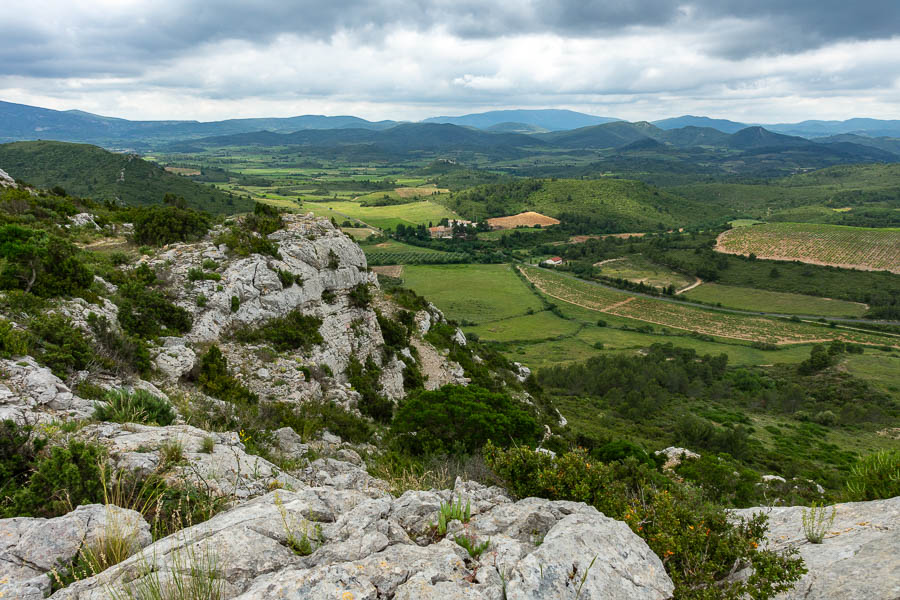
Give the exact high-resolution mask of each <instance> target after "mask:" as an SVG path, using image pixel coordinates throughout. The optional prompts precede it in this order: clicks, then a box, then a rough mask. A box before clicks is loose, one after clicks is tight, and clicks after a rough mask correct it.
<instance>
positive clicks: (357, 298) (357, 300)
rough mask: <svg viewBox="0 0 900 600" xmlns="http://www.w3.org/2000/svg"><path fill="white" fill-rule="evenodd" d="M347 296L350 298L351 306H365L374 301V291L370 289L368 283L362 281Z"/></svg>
mask: <svg viewBox="0 0 900 600" xmlns="http://www.w3.org/2000/svg"><path fill="white" fill-rule="evenodd" d="M347 298H348V299H349V300H350V306H352V307H354V308H365V307H367V306H368V305H369V303H370V302H371V301H372V291H371V290H370V289H369V285H368V284H367V283H360V284H357V285H355V286H354V287H353V289H352V290H350V293H349V294H348V295H347Z"/></svg>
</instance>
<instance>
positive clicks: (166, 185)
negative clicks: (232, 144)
mask: <svg viewBox="0 0 900 600" xmlns="http://www.w3.org/2000/svg"><path fill="white" fill-rule="evenodd" d="M0 168H2V169H3V170H4V171H6V172H7V173H9V174H10V175H11V176H13V177H14V178H16V179H19V180H21V181H26V182H28V183H29V184H31V185H34V186H37V187H44V188H49V187H52V186H60V187H62V188H64V189H65V190H66V192H68V193H69V194H73V195H76V196H84V197H89V198H93V199H94V200H101V201H102V200H109V201H115V202H123V203H125V204H128V205H132V206H147V205H151V204H159V203H161V202H162V199H163V197H164V196H165V195H166V194H167V193H172V194H175V195H176V196H181V197H183V198H184V199H185V200H186V201H187V204H188V206H190V207H191V208H196V209H198V210H203V211H206V212H209V213H213V214H232V213H237V212H246V211H248V210H251V209H252V208H253V206H252V202H251V201H250V200H247V199H245V198H241V197H238V196H232V195H230V194H227V193H224V192H222V191H219V190H217V189H215V188H212V187H209V186H205V185H201V184H198V183H195V182H193V181H191V180H189V179H187V178H184V177H181V176H179V175H174V174H172V173H168V172H166V171H165V170H164V169H162V168H161V167H159V166H157V165H155V164H153V163H151V162H147V161H145V160H143V159H141V158H139V157H137V156H136V155H133V154H115V153H113V152H107V151H106V150H103V149H102V148H98V147H96V146H90V145H88V144H70V143H66V142H49V141H37V142H15V143H12V144H3V145H0Z"/></svg>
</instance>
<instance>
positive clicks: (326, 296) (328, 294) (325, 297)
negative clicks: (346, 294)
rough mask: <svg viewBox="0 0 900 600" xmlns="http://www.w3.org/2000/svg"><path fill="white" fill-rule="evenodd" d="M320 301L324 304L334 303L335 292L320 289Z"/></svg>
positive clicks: (335, 299) (335, 298)
mask: <svg viewBox="0 0 900 600" xmlns="http://www.w3.org/2000/svg"><path fill="white" fill-rule="evenodd" d="M322 302H324V303H325V304H334V303H335V302H337V294H335V293H334V290H327V289H326V290H322Z"/></svg>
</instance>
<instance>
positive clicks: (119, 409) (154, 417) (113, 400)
mask: <svg viewBox="0 0 900 600" xmlns="http://www.w3.org/2000/svg"><path fill="white" fill-rule="evenodd" d="M104 400H105V404H98V405H96V406H95V408H94V418H95V419H97V420H98V421H112V422H114V423H152V424H154V425H161V426H163V427H164V426H166V425H171V424H172V422H173V421H175V411H173V410H172V406H171V405H170V404H169V403H168V402H166V401H165V400H163V399H162V398H159V397H158V396H154V395H153V394H151V393H150V392H148V391H146V390H134V391H133V392H128V391H127V390H124V389H120V390H111V391H109V392H107V394H106V397H105V398H104Z"/></svg>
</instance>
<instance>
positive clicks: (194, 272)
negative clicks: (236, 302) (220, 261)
mask: <svg viewBox="0 0 900 600" xmlns="http://www.w3.org/2000/svg"><path fill="white" fill-rule="evenodd" d="M221 279H222V276H221V275H219V274H218V273H210V272H208V271H204V270H203V269H198V268H197V267H191V268H190V269H188V280H189V281H220V280H221Z"/></svg>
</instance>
